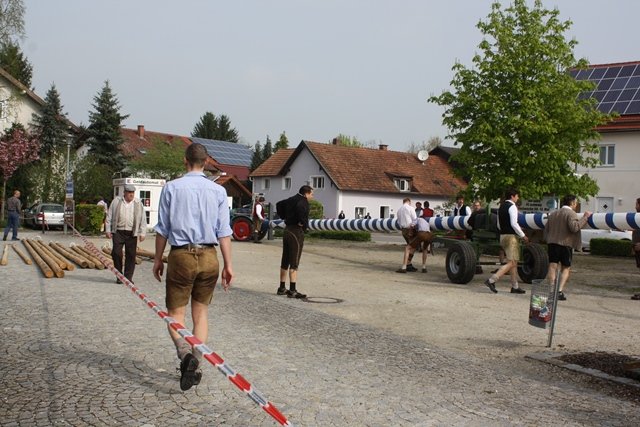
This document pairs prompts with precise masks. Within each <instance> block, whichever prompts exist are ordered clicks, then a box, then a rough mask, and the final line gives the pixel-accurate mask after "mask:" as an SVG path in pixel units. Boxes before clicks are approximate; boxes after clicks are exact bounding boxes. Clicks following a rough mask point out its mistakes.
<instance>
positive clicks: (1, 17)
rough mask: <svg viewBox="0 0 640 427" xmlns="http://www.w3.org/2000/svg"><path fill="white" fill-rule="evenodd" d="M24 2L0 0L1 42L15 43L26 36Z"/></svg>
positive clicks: (19, 0)
mask: <svg viewBox="0 0 640 427" xmlns="http://www.w3.org/2000/svg"><path fill="white" fill-rule="evenodd" d="M24 12H25V8H24V3H23V1H22V0H0V43H1V44H5V43H13V42H14V41H15V40H16V39H21V38H23V37H24Z"/></svg>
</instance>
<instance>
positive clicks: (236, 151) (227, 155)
mask: <svg viewBox="0 0 640 427" xmlns="http://www.w3.org/2000/svg"><path fill="white" fill-rule="evenodd" d="M191 139H192V140H193V142H196V143H199V144H202V145H203V146H204V147H205V148H206V149H207V154H209V156H211V157H212V158H214V159H215V160H216V161H217V162H219V163H222V164H225V165H234V166H246V167H250V166H251V159H252V157H253V151H251V149H250V148H249V147H247V146H245V145H242V144H237V143H234V142H226V141H216V140H214V139H204V138H191Z"/></svg>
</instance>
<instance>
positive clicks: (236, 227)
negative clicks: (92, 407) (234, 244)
mask: <svg viewBox="0 0 640 427" xmlns="http://www.w3.org/2000/svg"><path fill="white" fill-rule="evenodd" d="M231 229H232V230H233V240H237V241H238V242H246V241H247V240H249V239H250V238H251V233H252V232H253V224H252V223H251V221H250V220H249V219H248V218H242V217H239V218H236V219H234V220H233V223H232V224H231Z"/></svg>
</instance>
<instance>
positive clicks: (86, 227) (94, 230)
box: [75, 204, 104, 235]
mask: <svg viewBox="0 0 640 427" xmlns="http://www.w3.org/2000/svg"><path fill="white" fill-rule="evenodd" d="M75 220H76V225H75V227H76V230H78V231H79V232H80V233H82V234H89V235H97V234H100V233H101V231H100V229H101V228H102V221H103V220H104V209H103V208H102V206H98V205H83V204H79V205H76V218H75Z"/></svg>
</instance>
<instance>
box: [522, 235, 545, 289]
mask: <svg viewBox="0 0 640 427" xmlns="http://www.w3.org/2000/svg"><path fill="white" fill-rule="evenodd" d="M548 271H549V256H548V255H547V252H546V251H545V250H544V248H543V247H542V246H540V245H539V244H537V243H532V244H530V245H526V246H525V247H523V248H522V262H521V263H519V265H518V275H519V276H520V279H521V280H522V281H523V282H524V283H531V282H532V281H533V280H536V279H544V278H545V277H547V272H548Z"/></svg>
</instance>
